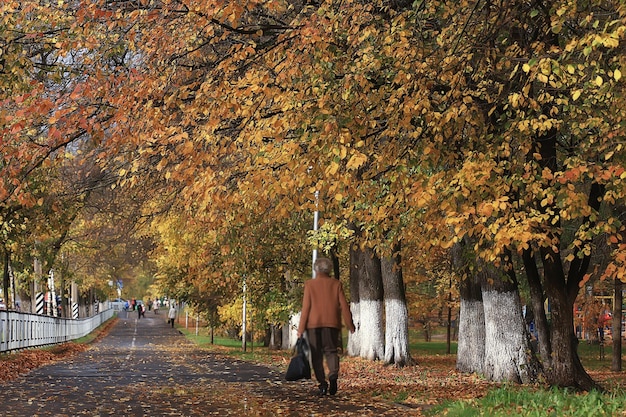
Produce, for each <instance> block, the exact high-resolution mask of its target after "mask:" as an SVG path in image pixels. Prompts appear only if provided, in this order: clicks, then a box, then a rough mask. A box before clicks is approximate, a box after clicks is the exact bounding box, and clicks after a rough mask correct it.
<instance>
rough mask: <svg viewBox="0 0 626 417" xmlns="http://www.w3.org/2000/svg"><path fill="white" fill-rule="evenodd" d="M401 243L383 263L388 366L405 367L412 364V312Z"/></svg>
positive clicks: (381, 263)
mask: <svg viewBox="0 0 626 417" xmlns="http://www.w3.org/2000/svg"><path fill="white" fill-rule="evenodd" d="M400 249H401V247H400V243H397V244H396V245H395V246H394V253H393V254H392V255H391V256H389V257H384V258H382V259H381V260H380V269H381V275H382V281H383V293H384V298H385V357H384V360H385V363H386V364H395V365H398V366H404V365H408V364H409V363H411V353H410V351H409V310H408V308H407V306H406V294H405V292H404V281H403V279H402V267H401V262H400V261H401V258H400Z"/></svg>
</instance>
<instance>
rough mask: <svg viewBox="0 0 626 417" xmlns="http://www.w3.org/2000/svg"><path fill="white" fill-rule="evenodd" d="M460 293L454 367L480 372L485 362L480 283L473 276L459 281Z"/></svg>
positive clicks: (463, 370) (483, 318)
mask: <svg viewBox="0 0 626 417" xmlns="http://www.w3.org/2000/svg"><path fill="white" fill-rule="evenodd" d="M460 295H461V305H460V310H459V340H458V348H457V355H456V367H457V369H458V370H459V371H461V372H467V373H474V372H475V373H478V374H482V373H483V370H484V364H485V310H484V307H483V297H482V291H481V288H480V283H478V282H477V281H476V279H475V278H474V276H471V277H468V278H466V279H464V280H463V281H462V282H461V288H460Z"/></svg>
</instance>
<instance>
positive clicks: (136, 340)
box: [0, 312, 407, 417]
mask: <svg viewBox="0 0 626 417" xmlns="http://www.w3.org/2000/svg"><path fill="white" fill-rule="evenodd" d="M165 320H166V319H165V314H164V313H161V314H159V315H158V316H156V315H154V314H153V313H152V312H146V317H145V318H142V319H140V320H138V319H137V317H136V315H135V314H132V313H129V314H126V313H125V312H122V313H121V314H120V315H119V319H118V321H117V323H116V324H115V326H113V328H112V329H111V331H110V332H109V334H108V335H107V336H106V337H105V338H103V339H102V340H101V341H99V342H97V343H95V344H94V345H93V346H92V347H91V348H90V349H89V350H87V351H85V352H82V353H80V354H78V355H76V356H73V357H72V358H70V359H68V360H66V361H63V362H61V363H57V364H53V365H48V366H44V367H42V368H39V369H37V370H34V371H32V372H30V373H29V374H28V375H25V376H23V377H21V378H18V379H17V380H14V381H11V382H7V383H2V382H1V381H0V415H2V416H5V417H13V416H19V417H36V416H83V415H85V416H209V415H219V416H228V415H236V416H276V415H287V416H300V415H307V416H318V415H319V416H321V415H354V416H366V415H371V416H381V415H399V414H404V415H407V410H404V409H400V408H397V407H396V406H393V405H388V404H383V403H376V404H360V403H357V404H355V401H352V400H351V399H350V398H348V397H347V395H346V394H344V395H342V394H341V392H340V393H338V395H337V396H335V397H325V398H322V399H320V398H317V397H315V396H314V395H313V393H314V392H315V384H314V383H313V381H299V382H286V381H284V379H283V375H282V374H280V373H278V372H277V371H275V370H272V369H270V368H268V367H264V366H258V365H254V364H250V363H246V362H241V361H236V360H234V359H230V358H226V357H223V356H220V355H217V354H214V353H210V352H207V351H206V350H202V349H200V348H198V347H196V346H195V345H193V344H192V343H190V342H189V341H187V339H185V338H184V337H183V336H182V335H181V334H180V333H179V332H178V331H177V330H176V329H172V328H171V327H170V326H169V325H167V323H166V322H165ZM0 378H1V376H0Z"/></svg>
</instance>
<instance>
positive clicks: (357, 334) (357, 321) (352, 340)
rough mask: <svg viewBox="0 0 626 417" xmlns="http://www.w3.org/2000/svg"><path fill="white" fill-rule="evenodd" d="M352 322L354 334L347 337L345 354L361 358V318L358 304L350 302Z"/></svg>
mask: <svg viewBox="0 0 626 417" xmlns="http://www.w3.org/2000/svg"><path fill="white" fill-rule="evenodd" d="M350 311H351V312H352V321H353V322H354V327H355V330H354V333H352V334H351V335H349V336H348V345H347V353H348V355H349V356H361V342H360V341H361V330H360V329H361V318H360V311H361V309H360V305H359V302H358V301H357V302H354V301H352V302H350Z"/></svg>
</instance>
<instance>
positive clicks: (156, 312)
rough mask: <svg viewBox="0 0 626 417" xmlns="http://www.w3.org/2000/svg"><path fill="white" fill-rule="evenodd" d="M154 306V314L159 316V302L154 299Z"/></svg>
mask: <svg viewBox="0 0 626 417" xmlns="http://www.w3.org/2000/svg"><path fill="white" fill-rule="evenodd" d="M152 305H153V308H152V309H153V310H154V314H159V300H158V299H156V298H155V299H154V303H153V304H152Z"/></svg>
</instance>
